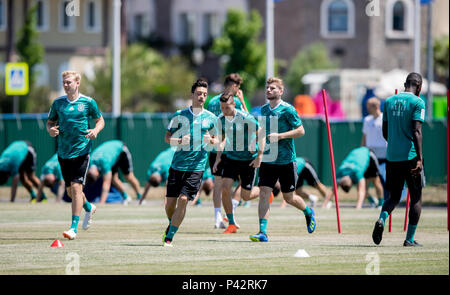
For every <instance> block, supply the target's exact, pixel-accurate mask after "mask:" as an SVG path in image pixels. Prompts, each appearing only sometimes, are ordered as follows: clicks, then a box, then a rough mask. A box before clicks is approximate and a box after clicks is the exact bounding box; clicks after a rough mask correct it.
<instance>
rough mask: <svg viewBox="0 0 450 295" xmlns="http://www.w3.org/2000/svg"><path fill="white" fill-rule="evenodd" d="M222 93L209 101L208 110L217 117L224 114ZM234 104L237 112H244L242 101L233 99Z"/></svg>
mask: <svg viewBox="0 0 450 295" xmlns="http://www.w3.org/2000/svg"><path fill="white" fill-rule="evenodd" d="M221 95H222V93H220V94H218V95H216V96H214V97H212V98H211V99H210V100H209V103H208V107H207V110H208V111H210V112H211V113H213V114H214V115H215V116H216V117H219V116H220V115H221V114H222V109H221V108H220V96H221ZM233 99H234V103H235V104H236V110H239V111H244V107H243V106H242V103H241V101H240V100H239V98H237V97H236V96H235V97H234V98H233ZM211 151H212V152H213V153H215V152H216V150H215V149H213V150H211Z"/></svg>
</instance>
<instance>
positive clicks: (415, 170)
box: [411, 160, 423, 176]
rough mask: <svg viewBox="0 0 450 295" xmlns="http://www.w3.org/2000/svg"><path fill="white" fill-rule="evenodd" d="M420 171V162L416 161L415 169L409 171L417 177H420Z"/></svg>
mask: <svg viewBox="0 0 450 295" xmlns="http://www.w3.org/2000/svg"><path fill="white" fill-rule="evenodd" d="M422 169H423V165H422V161H421V160H418V161H417V163H416V167H415V168H413V169H411V174H412V175H415V176H418V175H420V172H422Z"/></svg>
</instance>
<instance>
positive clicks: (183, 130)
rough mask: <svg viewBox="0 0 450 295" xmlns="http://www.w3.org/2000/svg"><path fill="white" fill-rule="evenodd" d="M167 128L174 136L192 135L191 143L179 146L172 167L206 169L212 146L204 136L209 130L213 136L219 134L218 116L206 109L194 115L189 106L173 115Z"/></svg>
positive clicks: (190, 169) (183, 169)
mask: <svg viewBox="0 0 450 295" xmlns="http://www.w3.org/2000/svg"><path fill="white" fill-rule="evenodd" d="M167 130H168V131H169V132H170V133H171V134H172V137H176V138H181V137H183V136H184V135H187V134H190V137H191V139H190V143H189V145H185V146H180V147H178V148H177V151H176V152H175V154H174V156H173V160H172V165H171V167H172V168H173V169H175V170H179V171H204V170H205V165H206V162H207V160H208V152H209V151H210V150H211V148H212V146H211V145H210V144H209V143H206V142H204V141H203V136H204V135H205V134H206V132H207V131H208V132H209V134H210V135H211V136H214V135H217V134H218V130H217V117H216V116H215V115H214V114H213V113H211V112H210V111H208V110H205V109H204V110H203V111H202V112H201V113H199V114H197V115H194V113H193V112H192V109H191V107H188V108H185V109H183V110H180V111H177V112H176V113H175V114H174V115H173V116H172V118H171V120H170V123H169V126H168V127H167Z"/></svg>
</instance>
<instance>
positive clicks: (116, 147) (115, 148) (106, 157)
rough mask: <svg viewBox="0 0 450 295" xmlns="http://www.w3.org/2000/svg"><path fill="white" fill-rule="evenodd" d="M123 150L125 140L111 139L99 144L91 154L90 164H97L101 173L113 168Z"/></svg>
mask: <svg viewBox="0 0 450 295" xmlns="http://www.w3.org/2000/svg"><path fill="white" fill-rule="evenodd" d="M122 151H123V142H122V141H120V140H109V141H106V142H104V143H102V144H101V145H99V146H98V147H97V148H96V149H95V150H94V151H93V152H92V155H91V161H90V166H96V167H97V169H98V171H99V172H100V174H101V175H104V174H106V173H108V172H109V171H111V170H112V167H113V166H114V165H115V164H116V163H117V161H118V160H119V156H120V154H121V153H122Z"/></svg>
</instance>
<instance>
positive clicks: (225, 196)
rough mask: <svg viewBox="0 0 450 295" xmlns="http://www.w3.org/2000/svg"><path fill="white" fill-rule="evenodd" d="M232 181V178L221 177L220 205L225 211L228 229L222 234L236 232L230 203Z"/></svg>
mask: <svg viewBox="0 0 450 295" xmlns="http://www.w3.org/2000/svg"><path fill="white" fill-rule="evenodd" d="M233 183H234V180H233V178H229V177H223V178H222V204H223V209H224V210H225V214H226V215H227V219H228V227H227V229H226V230H225V231H224V233H227V234H228V233H235V232H236V224H235V222H234V211H233V203H232V201H231V191H232V187H233Z"/></svg>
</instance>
